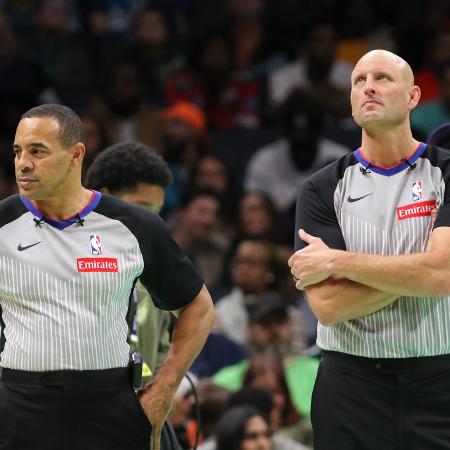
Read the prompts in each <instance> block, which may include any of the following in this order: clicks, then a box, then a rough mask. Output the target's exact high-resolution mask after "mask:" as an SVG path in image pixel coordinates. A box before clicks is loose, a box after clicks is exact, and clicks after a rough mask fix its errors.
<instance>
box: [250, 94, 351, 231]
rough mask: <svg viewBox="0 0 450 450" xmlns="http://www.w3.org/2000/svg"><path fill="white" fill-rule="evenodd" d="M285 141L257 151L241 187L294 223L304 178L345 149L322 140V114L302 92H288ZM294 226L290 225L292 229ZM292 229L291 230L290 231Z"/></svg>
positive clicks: (320, 109)
mask: <svg viewBox="0 0 450 450" xmlns="http://www.w3.org/2000/svg"><path fill="white" fill-rule="evenodd" d="M281 116H282V123H283V128H284V131H285V136H286V137H285V138H282V139H279V140H277V141H275V142H272V143H270V144H269V145H267V146H266V147H263V148H261V149H259V150H258V151H257V152H256V153H255V154H254V155H253V156H252V158H251V159H250V161H249V163H248V166H247V172H246V175H245V181H244V187H245V189H246V190H249V191H260V192H265V193H266V194H267V195H268V196H269V197H270V198H271V200H272V201H273V203H274V204H275V206H276V208H277V210H278V211H279V212H280V213H282V214H288V215H290V216H292V217H291V222H293V214H294V213H293V212H292V213H290V210H292V209H293V207H294V205H295V201H296V198H297V192H298V188H299V187H300V186H301V184H302V183H303V182H304V181H305V180H306V178H307V177H308V176H309V175H311V174H312V173H314V172H315V171H316V170H318V169H320V168H321V167H323V166H324V165H326V164H328V163H330V162H332V161H334V160H335V159H337V158H338V157H340V156H342V155H344V154H345V153H347V152H348V149H347V148H346V147H344V146H342V145H340V144H338V143H336V142H333V141H331V140H329V139H326V138H324V137H323V136H322V133H323V129H324V120H325V117H324V112H323V109H322V108H321V106H320V104H318V103H317V102H316V101H315V100H314V99H312V98H311V97H310V96H309V95H308V94H306V93H305V92H304V91H303V90H302V89H297V90H294V91H293V92H291V94H290V95H289V96H288V97H287V99H286V101H285V103H284V104H283V108H282V110H281ZM292 226H293V225H292ZM290 229H292V227H291V228H290Z"/></svg>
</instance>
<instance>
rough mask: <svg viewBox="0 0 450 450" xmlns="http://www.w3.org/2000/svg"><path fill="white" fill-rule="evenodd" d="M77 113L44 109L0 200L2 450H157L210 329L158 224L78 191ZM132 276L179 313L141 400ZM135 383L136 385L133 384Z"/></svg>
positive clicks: (193, 282)
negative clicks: (132, 353) (12, 189)
mask: <svg viewBox="0 0 450 450" xmlns="http://www.w3.org/2000/svg"><path fill="white" fill-rule="evenodd" d="M82 141H83V129H82V124H81V121H80V119H79V117H78V116H77V115H76V114H75V113H74V112H73V111H72V110H71V109H70V108H67V107H65V106H62V105H52V104H48V105H40V106H37V107H35V108H32V109H31V110H29V111H27V112H26V113H25V114H24V115H23V116H22V118H21V120H20V122H19V124H18V127H17V130H16V135H15V140H14V146H13V150H14V154H15V171H16V178H17V184H18V187H19V195H13V196H11V197H9V198H7V199H5V200H3V201H1V202H0V243H1V245H0V313H1V315H0V323H1V331H2V334H1V338H0V365H1V367H2V371H1V381H0V448H1V449H5V450H6V449H17V450H81V449H83V450H84V449H86V450H88V449H95V450H143V449H146V450H147V449H148V448H149V447H150V440H151V437H152V438H153V439H152V449H153V450H159V448H160V444H159V440H160V433H161V427H162V424H163V423H164V420H165V419H166V417H167V414H168V413H169V410H170V408H171V404H172V399H173V396H174V394H175V391H176V389H177V386H178V384H179V383H180V381H181V379H182V378H183V376H184V374H185V373H186V371H187V369H188V368H189V366H190V364H191V363H192V361H193V359H194V358H195V356H196V355H197V354H198V352H199V351H200V349H201V348H202V346H203V344H204V342H205V340H206V337H207V335H208V333H209V331H210V329H211V328H212V325H213V321H214V310H213V305H212V300H211V297H210V295H209V293H208V291H207V289H206V287H205V286H204V283H203V280H202V278H201V277H200V275H199V274H198V272H197V270H196V269H195V268H194V266H193V265H192V263H191V262H190V261H189V260H188V258H187V257H186V256H185V255H184V254H183V253H182V252H181V250H180V249H179V247H178V245H177V244H176V243H175V241H174V240H173V239H172V238H171V236H170V234H169V232H168V230H167V228H166V226H165V225H164V222H163V221H162V220H161V219H160V218H159V216H158V215H157V214H154V213H152V212H150V211H148V210H146V209H144V208H140V207H136V206H133V205H130V204H128V203H126V202H123V201H121V200H119V199H117V198H115V197H112V196H109V195H107V194H103V193H100V192H97V191H93V190H88V189H85V188H84V187H83V186H82V184H81V166H82V162H83V156H84V153H85V148H84V145H83V143H82ZM138 280H140V281H141V282H142V284H143V286H144V287H145V288H146V289H147V290H148V292H149V293H150V294H151V298H152V301H153V302H154V303H155V306H157V307H158V308H161V309H164V310H167V311H172V312H173V313H174V314H175V315H176V316H177V317H178V319H177V321H176V323H175V326H174V330H173V334H172V342H171V345H170V349H169V352H168V355H167V358H166V359H165V361H164V362H163V364H162V366H161V368H160V369H159V371H158V373H157V374H156V376H155V378H154V380H153V383H152V384H151V385H150V386H149V387H147V388H146V389H145V390H144V391H143V393H142V395H140V397H139V398H138V397H137V396H136V394H135V391H134V389H133V385H136V384H137V381H138V380H136V379H135V377H134V374H135V372H134V371H133V365H132V364H130V363H129V345H128V343H127V334H128V324H127V312H128V309H129V306H130V299H131V296H132V292H133V289H134V286H135V284H136V282H137V281H138ZM133 381H134V383H133Z"/></svg>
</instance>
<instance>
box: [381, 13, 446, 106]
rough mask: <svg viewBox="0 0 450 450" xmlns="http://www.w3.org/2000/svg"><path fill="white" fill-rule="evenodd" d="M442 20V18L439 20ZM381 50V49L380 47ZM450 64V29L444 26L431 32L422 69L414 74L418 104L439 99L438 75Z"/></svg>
mask: <svg viewBox="0 0 450 450" xmlns="http://www.w3.org/2000/svg"><path fill="white" fill-rule="evenodd" d="M441 19H442V18H441ZM380 48H382V47H380ZM449 62H450V29H449V27H448V25H447V26H445V25H444V27H439V28H437V29H434V30H433V36H432V38H431V42H430V43H429V46H428V49H427V51H426V52H425V63H424V65H423V67H422V68H421V69H420V70H419V71H417V72H415V73H414V80H415V83H416V84H417V86H419V87H420V92H421V97H420V103H419V104H422V103H426V102H429V101H434V100H436V99H437V98H438V97H439V94H440V87H439V84H440V83H439V74H440V72H441V70H442V67H443V66H444V65H445V64H446V63H449Z"/></svg>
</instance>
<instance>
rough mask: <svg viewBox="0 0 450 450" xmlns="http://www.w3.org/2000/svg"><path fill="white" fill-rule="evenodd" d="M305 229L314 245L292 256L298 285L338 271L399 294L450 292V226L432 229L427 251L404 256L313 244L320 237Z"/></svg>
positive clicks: (350, 277) (337, 273) (312, 282)
mask: <svg viewBox="0 0 450 450" xmlns="http://www.w3.org/2000/svg"><path fill="white" fill-rule="evenodd" d="M301 233H302V236H303V237H302V239H303V238H305V239H303V240H307V241H308V240H309V241H310V245H309V246H308V247H305V248H304V249H303V250H300V251H299V252H296V253H295V254H294V256H293V257H292V258H294V260H293V261H291V260H290V262H291V263H292V264H290V265H291V271H292V273H293V274H294V275H295V276H296V277H297V278H299V279H300V281H299V282H298V283H297V287H298V288H305V287H307V286H310V285H313V284H317V283H321V282H322V281H324V280H326V279H328V278H329V277H330V276H331V275H335V276H337V277H338V278H341V277H343V278H346V279H348V280H351V281H354V282H356V283H359V284H363V285H365V286H368V287H370V288H372V289H375V290H379V291H383V292H386V293H390V294H391V295H396V296H413V297H420V296H429V297H440V296H446V295H448V294H449V293H450V227H439V228H437V229H435V230H434V231H433V232H432V234H431V236H430V240H429V243H428V246H427V251H426V252H423V253H414V254H409V255H400V256H379V255H367V254H361V253H350V252H346V251H340V250H332V249H329V248H324V247H323V246H320V245H318V244H317V245H311V243H314V242H315V240H316V239H319V238H315V237H313V236H310V235H307V234H306V233H305V234H303V233H304V232H303V231H301ZM292 258H291V259H292Z"/></svg>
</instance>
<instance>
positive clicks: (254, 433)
mask: <svg viewBox="0 0 450 450" xmlns="http://www.w3.org/2000/svg"><path fill="white" fill-rule="evenodd" d="M216 449H217V450H273V442H272V431H271V430H270V426H269V423H268V421H267V419H266V418H265V417H263V416H262V415H261V414H260V413H259V412H258V411H257V410H256V409H254V408H252V407H250V406H240V407H237V408H233V409H230V410H229V411H227V412H226V413H225V414H224V415H223V417H222V418H221V419H220V422H219V425H218V427H217V446H216Z"/></svg>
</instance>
